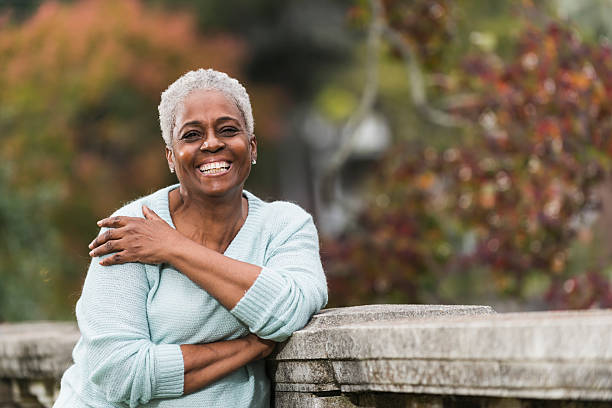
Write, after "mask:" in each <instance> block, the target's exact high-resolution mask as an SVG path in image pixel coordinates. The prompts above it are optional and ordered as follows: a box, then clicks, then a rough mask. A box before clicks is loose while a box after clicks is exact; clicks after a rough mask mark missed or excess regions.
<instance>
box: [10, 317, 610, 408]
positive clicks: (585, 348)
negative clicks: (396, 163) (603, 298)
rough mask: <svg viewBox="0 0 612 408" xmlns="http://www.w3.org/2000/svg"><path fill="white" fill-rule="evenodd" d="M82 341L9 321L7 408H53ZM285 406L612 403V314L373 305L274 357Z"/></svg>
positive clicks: (68, 330) (324, 321) (332, 321)
mask: <svg viewBox="0 0 612 408" xmlns="http://www.w3.org/2000/svg"><path fill="white" fill-rule="evenodd" d="M78 337H79V333H78V330H77V328H76V326H75V325H74V324H71V323H49V322H42V323H22V324H16V325H10V324H4V325H0V408H9V407H10V408H24V407H37V408H40V407H49V406H51V403H52V400H53V398H55V396H56V395H57V386H58V380H59V378H60V376H61V374H62V373H63V371H64V370H65V368H66V367H68V366H69V365H70V363H71V356H70V353H71V350H72V348H73V346H74V344H75V342H76V341H77V340H78ZM268 362H269V366H270V375H271V377H272V379H273V380H274V387H275V388H274V389H275V392H274V395H275V406H276V407H291V408H300V407H309V408H310V407H314V408H317V407H321V408H329V407H332V408H353V407H360V408H363V407H384V408H393V407H414V408H421V407H423V408H424V407H441V408H443V407H449V408H455V407H464V406H472V407H491V408H532V407H533V408H535V407H539V408H541V407H546V408H548V407H551V408H552V407H557V406H559V407H564V408H573V407H576V408H578V407H597V408H599V407H603V406H607V405H609V404H610V402H611V401H612V310H598V311H581V312H539V313H513V314H495V312H494V311H493V310H492V309H491V308H489V307H486V306H484V307H483V306H436V305H433V306H427V305H397V306H389V305H373V306H360V307H354V308H343V309H329V310H325V311H323V312H321V313H320V314H319V315H317V316H315V317H313V319H312V321H311V322H310V324H309V325H308V326H307V327H305V328H304V329H303V330H300V331H298V332H296V333H295V334H294V335H293V336H292V338H291V339H290V340H289V341H288V342H287V343H285V344H283V345H280V347H279V351H278V352H277V353H276V354H275V355H273V356H271V357H270V359H269V360H268Z"/></svg>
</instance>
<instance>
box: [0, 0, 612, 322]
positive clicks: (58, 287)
mask: <svg viewBox="0 0 612 408" xmlns="http://www.w3.org/2000/svg"><path fill="white" fill-rule="evenodd" d="M610 39H612V1H610V0H585V1H575V0H542V1H537V2H531V1H527V0H522V1H517V0H497V1H485V0H456V1H452V0H371V1H366V0H337V1H327V0H310V1H306V0H303V1H300V0H201V1H198V0H192V1H189V0H178V1H170V0H83V1H76V0H74V1H67V0H66V1H41V0H0V143H1V145H0V146H1V148H0V322H1V321H19V320H29V319H73V318H74V313H73V309H74V304H75V302H76V300H77V299H78V297H79V294H80V289H81V285H82V283H83V279H84V277H85V273H86V270H87V265H88V263H89V257H88V255H87V252H88V250H87V244H88V243H89V242H90V241H91V239H92V238H93V237H94V236H95V234H97V227H96V225H95V221H96V220H97V219H100V218H102V217H104V216H106V215H108V214H110V213H111V212H113V211H114V210H115V209H117V208H118V207H120V206H121V205H122V204H123V203H125V202H127V201H129V200H132V199H134V198H136V197H138V196H140V195H144V194H148V193H150V192H152V191H155V190H157V189H158V188H160V187H162V186H165V185H168V184H170V183H174V182H175V179H174V177H173V176H172V175H170V174H169V172H168V168H167V164H166V162H165V157H164V151H163V148H164V144H163V141H162V139H161V137H160V131H159V128H158V120H157V104H158V102H159V95H160V93H161V91H163V90H164V89H165V88H166V87H167V86H168V85H169V84H170V83H171V82H172V81H174V80H175V79H176V78H177V77H178V76H180V75H181V74H182V73H184V72H186V71H188V70H191V69H195V68H199V67H212V68H215V69H217V70H221V71H225V72H228V73H229V74H230V75H233V76H235V77H237V78H239V79H240V81H241V82H243V84H244V85H245V86H246V88H247V89H248V91H249V92H250V94H251V100H252V102H253V107H254V113H255V122H256V128H255V133H256V135H257V137H258V141H259V160H258V163H257V165H256V166H255V167H254V169H253V172H252V173H251V176H250V178H249V180H248V181H247V189H249V190H250V191H252V192H254V193H255V194H257V195H259V196H260V197H262V198H264V199H267V200H272V199H283V200H289V201H293V202H297V203H299V204H300V205H302V206H303V207H304V208H306V209H307V210H308V211H310V212H311V213H312V214H313V215H314V217H315V220H316V222H317V225H318V227H319V230H320V234H321V255H322V258H323V261H324V265H325V269H326V272H327V275H328V281H329V287H330V304H329V306H347V305H356V304H364V303H465V304H475V303H479V304H490V305H492V306H494V307H495V308H496V309H497V310H498V311H512V310H541V309H565V308H596V307H612V286H611V283H612V247H611V245H610V243H611V242H612V181H611V178H610V170H611V169H610V166H611V164H612V121H611V114H612V48H611V45H610Z"/></svg>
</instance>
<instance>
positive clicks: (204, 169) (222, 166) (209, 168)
mask: <svg viewBox="0 0 612 408" xmlns="http://www.w3.org/2000/svg"><path fill="white" fill-rule="evenodd" d="M230 167H231V163H229V162H227V161H225V160H219V161H215V162H210V163H204V164H201V165H200V166H199V167H198V169H199V170H200V173H202V174H205V175H214V174H221V173H225V172H227V171H228V170H229V169H230Z"/></svg>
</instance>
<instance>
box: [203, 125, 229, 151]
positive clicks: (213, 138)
mask: <svg viewBox="0 0 612 408" xmlns="http://www.w3.org/2000/svg"><path fill="white" fill-rule="evenodd" d="M224 146H225V144H224V143H223V141H222V140H221V138H219V136H218V135H217V134H216V133H215V131H214V130H212V129H211V130H209V131H207V132H206V137H205V138H204V139H203V140H202V144H201V145H200V150H201V151H209V152H216V151H218V150H219V149H222V148H223V147H224Z"/></svg>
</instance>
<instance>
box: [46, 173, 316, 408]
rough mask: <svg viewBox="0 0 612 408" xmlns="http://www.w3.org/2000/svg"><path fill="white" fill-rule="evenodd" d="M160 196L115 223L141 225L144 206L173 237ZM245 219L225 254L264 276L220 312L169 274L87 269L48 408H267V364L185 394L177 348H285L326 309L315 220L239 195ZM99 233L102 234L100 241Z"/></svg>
mask: <svg viewBox="0 0 612 408" xmlns="http://www.w3.org/2000/svg"><path fill="white" fill-rule="evenodd" d="M177 187H178V186H177V185H174V186H169V187H166V188H163V189H161V190H159V191H157V192H155V193H153V194H151V195H149V196H146V197H143V198H140V199H138V200H136V201H134V202H132V203H130V204H128V205H126V206H125V207H123V208H121V209H119V210H118V211H116V212H115V214H114V215H125V216H132V217H143V215H142V205H143V204H146V205H147V206H149V208H151V209H152V210H153V211H155V212H156V213H157V214H158V215H159V216H160V217H161V218H163V219H164V220H165V221H166V222H167V223H168V224H170V225H171V226H172V227H173V228H174V224H173V222H172V218H171V216H170V211H169V208H168V193H169V192H170V191H171V190H172V189H174V188H177ZM244 196H245V197H246V198H247V200H248V209H249V211H248V216H247V218H246V221H245V222H244V225H243V226H242V228H241V229H240V231H239V232H238V234H237V235H236V237H235V238H234V239H233V241H232V242H231V243H230V245H229V247H228V248H227V250H226V251H225V253H224V254H225V255H226V256H228V257H230V258H233V259H236V260H240V261H243V262H248V263H251V264H254V265H259V266H261V267H262V270H261V273H260V274H259V276H258V277H257V279H256V280H255V282H254V284H253V285H252V286H251V288H250V289H249V290H248V291H247V292H246V293H245V294H244V296H243V297H242V298H241V299H240V301H239V302H238V303H237V304H236V306H235V307H234V308H233V309H231V310H227V309H226V308H225V307H224V306H222V305H221V304H220V303H219V302H218V301H217V300H216V299H215V298H213V297H212V296H211V295H210V294H208V293H207V292H206V291H205V290H204V289H202V288H200V287H199V286H197V285H196V284H195V283H194V282H192V281H191V280H190V279H189V278H187V277H186V276H185V275H183V274H182V273H180V272H179V271H177V270H176V269H174V268H173V267H172V266H171V265H167V264H161V265H149V264H142V263H128V264H123V265H113V266H101V265H99V261H100V259H99V258H94V259H93V260H92V262H91V265H90V267H89V271H88V273H87V278H86V279H85V284H84V286H83V292H82V294H81V298H80V299H79V301H78V302H77V306H76V315H77V320H78V324H79V329H80V331H81V338H80V340H79V341H78V343H77V345H76V346H75V348H74V351H73V359H74V365H72V366H71V367H70V368H69V369H68V370H67V371H66V372H65V373H64V376H63V378H62V383H61V392H60V397H59V398H58V400H57V402H56V404H55V405H54V407H57V408H64V407H66V408H67V407H70V408H80V407H95V408H108V407H127V406H129V407H136V406H145V407H160V408H161V407H181V408H189V407H194V408H195V407H198V408H199V407H224V408H226V407H232V408H241V407H268V406H269V394H270V383H269V380H268V379H267V377H266V374H265V367H264V361H262V360H260V361H255V362H252V363H250V364H247V365H246V366H244V367H241V368H239V369H238V370H236V371H234V372H232V373H231V374H229V375H227V376H226V377H224V378H222V379H220V380H218V381H216V382H214V383H212V384H210V385H208V386H207V387H205V388H203V389H201V390H199V391H197V392H195V393H193V394H190V395H183V380H184V366H183V356H182V353H181V350H180V347H179V346H180V345H181V344H197V343H210V342H215V341H220V340H230V339H235V338H239V337H243V336H245V335H246V334H248V333H249V332H251V333H254V334H256V335H257V336H259V337H261V338H264V339H271V340H274V341H283V340H285V339H287V338H288V337H289V336H290V335H291V334H292V333H293V332H294V331H295V330H298V329H300V328H302V327H303V326H304V325H305V324H306V323H307V322H308V320H309V319H310V317H311V316H312V314H314V313H316V312H317V311H319V310H320V309H321V308H322V307H323V306H324V305H325V304H326V303H327V285H326V281H325V275H324V274H323V269H322V267H321V261H320V257H319V242H318V236H317V231H316V228H315V226H314V223H313V221H312V217H311V216H310V215H309V214H308V213H306V212H305V211H304V210H302V209H301V208H300V207H298V206H296V205H294V204H291V203H287V202H281V201H277V202H272V203H267V202H264V201H262V200H260V199H259V198H257V197H255V196H254V195H253V194H251V193H249V192H247V191H244ZM102 232H104V229H103V230H102V231H101V233H102Z"/></svg>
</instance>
